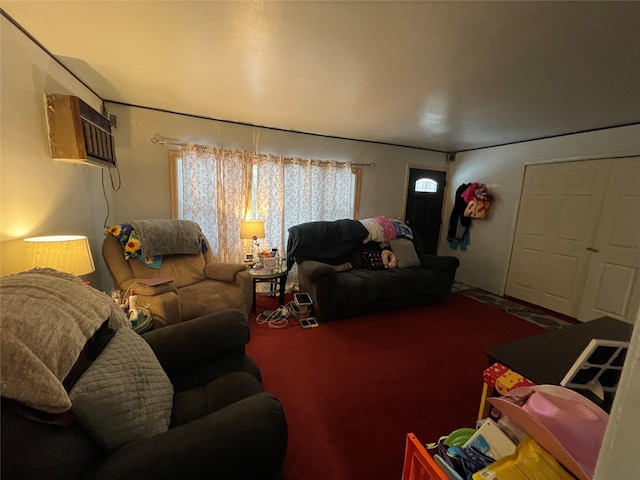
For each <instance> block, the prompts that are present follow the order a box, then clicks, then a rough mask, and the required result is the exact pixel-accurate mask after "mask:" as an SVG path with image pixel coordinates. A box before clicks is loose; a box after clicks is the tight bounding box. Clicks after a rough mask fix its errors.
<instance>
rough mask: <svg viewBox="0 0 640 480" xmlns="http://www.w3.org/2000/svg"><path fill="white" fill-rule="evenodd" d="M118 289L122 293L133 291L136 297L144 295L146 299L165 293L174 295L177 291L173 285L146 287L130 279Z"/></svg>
mask: <svg viewBox="0 0 640 480" xmlns="http://www.w3.org/2000/svg"><path fill="white" fill-rule="evenodd" d="M120 288H121V289H122V290H123V291H125V292H126V291H129V292H130V291H131V290H135V292H136V294H137V295H145V296H147V297H153V296H155V295H162V294H163V293H166V292H174V293H176V292H177V291H178V289H177V288H176V287H175V286H174V285H173V283H165V284H164V285H157V286H155V287H150V286H148V285H143V284H142V283H138V279H137V278H131V279H129V280H125V281H124V282H122V284H121V285H120Z"/></svg>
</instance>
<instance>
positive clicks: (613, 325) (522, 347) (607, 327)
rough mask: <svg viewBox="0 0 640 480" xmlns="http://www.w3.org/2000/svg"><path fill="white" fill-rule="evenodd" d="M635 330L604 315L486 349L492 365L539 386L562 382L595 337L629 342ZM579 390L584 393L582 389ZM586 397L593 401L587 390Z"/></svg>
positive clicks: (628, 324) (630, 325) (629, 325)
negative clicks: (496, 364)
mask: <svg viewBox="0 0 640 480" xmlns="http://www.w3.org/2000/svg"><path fill="white" fill-rule="evenodd" d="M632 331H633V325H632V324H630V323H626V322H622V321H620V320H615V319H613V318H609V317H603V318H599V319H597V320H592V321H590V322H584V323H580V324H577V325H567V326H566V327H563V328H561V329H558V330H553V331H550V332H547V333H543V334H540V335H534V336H532V337H527V338H523V339H520V340H516V341H513V342H509V343H505V344H502V345H497V346H495V347H490V348H487V349H486V350H485V351H484V352H485V354H486V355H487V356H488V357H489V362H490V364H493V363H495V362H500V363H501V364H503V365H504V366H506V367H508V368H510V369H511V370H513V371H515V372H518V373H519V374H520V375H523V376H524V377H526V378H528V379H529V380H531V381H532V382H534V383H537V384H539V385H541V384H552V385H559V384H560V382H561V381H562V379H563V378H564V376H565V374H566V373H567V371H568V370H569V369H570V368H571V366H572V365H573V363H574V362H575V361H576V360H577V359H578V357H579V356H580V354H581V353H582V351H583V350H584V348H585V347H586V346H587V345H588V343H589V342H590V341H591V340H592V339H593V338H601V339H606V340H620V341H629V339H630V338H631V332H632ZM580 393H582V394H585V392H584V391H582V390H581V391H580ZM585 396H587V397H588V398H590V399H591V400H594V398H593V397H592V396H590V395H588V392H587V394H586V395H585ZM594 401H595V400H594ZM596 403H598V402H596ZM601 406H602V407H603V408H605V406H603V405H601ZM605 409H606V408H605Z"/></svg>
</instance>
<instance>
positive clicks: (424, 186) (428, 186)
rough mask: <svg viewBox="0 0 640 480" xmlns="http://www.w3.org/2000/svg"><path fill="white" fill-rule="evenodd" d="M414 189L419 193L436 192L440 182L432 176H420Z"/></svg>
mask: <svg viewBox="0 0 640 480" xmlns="http://www.w3.org/2000/svg"><path fill="white" fill-rule="evenodd" d="M413 191H414V192H419V193H436V192H437V191H438V182H436V181H435V180H432V179H431V178H419V179H418V180H416V183H415V185H414V187H413Z"/></svg>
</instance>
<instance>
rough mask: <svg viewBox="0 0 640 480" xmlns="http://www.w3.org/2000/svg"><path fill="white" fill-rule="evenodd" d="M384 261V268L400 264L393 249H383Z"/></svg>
mask: <svg viewBox="0 0 640 480" xmlns="http://www.w3.org/2000/svg"><path fill="white" fill-rule="evenodd" d="M382 263H383V264H384V268H396V267H397V266H398V259H397V258H396V255H395V253H393V252H392V251H391V250H382Z"/></svg>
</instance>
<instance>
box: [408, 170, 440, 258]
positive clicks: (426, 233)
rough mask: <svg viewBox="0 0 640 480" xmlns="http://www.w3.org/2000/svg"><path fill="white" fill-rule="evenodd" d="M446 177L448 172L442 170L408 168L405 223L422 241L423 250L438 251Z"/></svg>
mask: <svg viewBox="0 0 640 480" xmlns="http://www.w3.org/2000/svg"><path fill="white" fill-rule="evenodd" d="M446 179H447V173H446V172H443V171H439V170H426V169H422V168H410V169H409V182H408V183H407V194H406V202H405V223H406V224H407V225H408V226H409V227H410V228H411V230H412V231H413V232H414V236H416V237H417V238H418V242H419V244H422V251H423V253H428V254H432V255H435V254H436V253H437V251H438V239H439V238H440V227H441V225H442V202H443V199H444V188H445V186H446ZM418 242H417V243H418ZM419 244H418V247H419V246H420V245H419Z"/></svg>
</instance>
